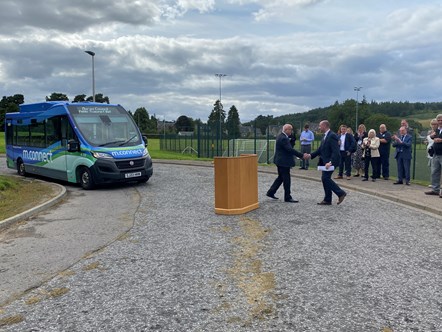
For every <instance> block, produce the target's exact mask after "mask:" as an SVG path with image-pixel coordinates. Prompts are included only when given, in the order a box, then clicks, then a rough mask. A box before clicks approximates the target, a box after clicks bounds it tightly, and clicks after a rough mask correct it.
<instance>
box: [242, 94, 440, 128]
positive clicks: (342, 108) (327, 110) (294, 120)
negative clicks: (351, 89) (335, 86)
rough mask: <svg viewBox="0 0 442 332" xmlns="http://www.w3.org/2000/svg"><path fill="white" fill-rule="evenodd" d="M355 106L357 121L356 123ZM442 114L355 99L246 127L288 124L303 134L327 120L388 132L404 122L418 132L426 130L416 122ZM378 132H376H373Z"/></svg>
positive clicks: (430, 107) (419, 106)
mask: <svg viewBox="0 0 442 332" xmlns="http://www.w3.org/2000/svg"><path fill="white" fill-rule="evenodd" d="M356 104H357V109H358V118H357V123H356ZM441 110H442V102H427V103H422V102H415V103H412V102H408V101H406V102H395V101H388V102H376V101H371V102H370V103H369V102H367V100H366V99H365V97H364V98H363V99H362V101H359V102H358V103H357V101H356V100H354V99H347V100H345V101H344V102H342V103H340V102H338V101H336V102H335V103H334V104H333V105H330V106H327V107H319V108H315V109H312V110H310V111H308V112H304V113H294V114H286V115H282V116H278V117H273V116H272V115H268V116H263V115H259V116H258V117H256V118H255V120H253V121H250V122H248V123H245V125H253V126H256V127H257V128H258V129H260V130H261V132H262V134H264V133H265V131H266V130H267V128H268V126H269V125H283V124H285V123H291V124H292V125H293V126H294V127H295V128H297V129H300V130H302V128H303V126H304V124H305V123H319V122H320V121H321V120H324V119H327V120H328V121H329V122H330V125H331V127H332V128H335V129H337V128H339V126H340V125H341V124H346V125H347V126H349V127H351V128H353V130H356V129H357V128H356V127H357V126H358V125H359V124H364V125H365V126H366V127H367V128H374V129H377V128H379V125H380V124H381V123H384V124H385V125H386V126H387V128H394V129H396V128H399V126H400V121H401V119H402V118H406V119H407V121H408V123H409V125H410V127H412V128H414V129H415V130H416V131H417V132H420V131H422V130H423V129H426V128H427V127H425V128H423V126H422V124H421V123H420V122H419V121H418V119H430V118H434V117H435V115H436V114H438V113H440V112H441ZM376 131H377V130H376Z"/></svg>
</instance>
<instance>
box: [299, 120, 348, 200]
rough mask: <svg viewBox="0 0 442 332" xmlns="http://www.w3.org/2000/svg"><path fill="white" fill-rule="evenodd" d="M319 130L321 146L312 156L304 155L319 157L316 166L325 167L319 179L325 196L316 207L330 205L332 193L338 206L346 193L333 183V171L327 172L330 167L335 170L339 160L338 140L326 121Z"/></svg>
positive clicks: (322, 122)
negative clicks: (321, 135) (321, 136)
mask: <svg viewBox="0 0 442 332" xmlns="http://www.w3.org/2000/svg"><path fill="white" fill-rule="evenodd" d="M319 129H320V130H321V132H323V133H324V137H323V139H322V141H321V145H320V146H319V148H318V149H317V150H316V151H315V152H312V154H308V153H306V154H304V158H306V159H308V158H312V159H313V158H315V157H316V156H319V162H318V166H325V169H326V170H324V171H323V172H322V177H321V180H322V186H323V187H324V194H325V195H324V199H323V200H322V202H319V203H318V205H331V203H332V193H335V195H337V196H338V204H341V203H342V202H343V201H344V198H345V196H347V193H346V192H345V191H344V190H342V189H341V188H340V187H339V186H338V185H337V184H336V182H334V181H333V179H332V174H333V171H330V170H329V168H330V166H334V167H335V168H336V167H337V166H338V165H339V162H340V159H341V158H340V153H339V144H338V142H339V138H338V135H336V134H335V133H334V132H333V131H331V130H330V123H329V122H328V121H327V120H323V121H321V122H320V123H319Z"/></svg>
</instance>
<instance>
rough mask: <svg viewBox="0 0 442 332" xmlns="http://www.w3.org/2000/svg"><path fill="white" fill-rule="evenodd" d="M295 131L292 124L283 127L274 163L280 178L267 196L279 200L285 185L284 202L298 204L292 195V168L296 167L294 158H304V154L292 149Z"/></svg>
mask: <svg viewBox="0 0 442 332" xmlns="http://www.w3.org/2000/svg"><path fill="white" fill-rule="evenodd" d="M292 131H293V127H292V125H291V124H285V125H284V126H283V127H282V133H281V134H279V136H278V137H277V139H276V147H275V157H274V159H273V162H274V163H275V165H276V166H277V168H278V177H277V178H276V180H275V181H274V182H273V184H272V186H271V187H270V189H269V190H268V191H267V196H268V197H270V198H273V199H278V197H276V196H275V193H276V191H277V190H278V188H279V187H280V186H281V184H283V186H284V201H285V202H289V203H298V201H297V200H296V199H293V198H292V196H291V194H290V186H291V180H290V168H292V167H293V166H295V159H294V158H293V156H296V157H299V158H302V157H303V154H302V153H300V152H298V151H296V150H295V149H293V148H292V146H291V144H290V139H289V136H290V134H291V133H292Z"/></svg>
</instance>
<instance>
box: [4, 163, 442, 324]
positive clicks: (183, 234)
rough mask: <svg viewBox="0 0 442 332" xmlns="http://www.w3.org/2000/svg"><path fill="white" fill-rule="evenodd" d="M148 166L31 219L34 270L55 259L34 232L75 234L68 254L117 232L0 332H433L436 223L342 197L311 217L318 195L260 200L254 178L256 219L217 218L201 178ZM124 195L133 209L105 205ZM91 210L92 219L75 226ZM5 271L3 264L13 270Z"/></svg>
mask: <svg viewBox="0 0 442 332" xmlns="http://www.w3.org/2000/svg"><path fill="white" fill-rule="evenodd" d="M154 168H155V173H154V177H152V179H151V180H149V182H148V183H147V184H145V185H134V186H124V187H123V188H113V189H99V190H97V191H92V192H83V191H81V190H80V189H77V188H69V190H70V191H71V192H73V193H75V194H72V195H71V196H70V197H69V198H68V200H67V202H66V203H64V204H62V205H60V206H59V207H58V209H59V211H58V212H57V215H56V216H57V218H55V217H51V218H49V217H45V215H46V214H44V215H39V216H38V217H36V218H35V219H32V220H29V221H28V222H27V223H26V225H24V227H29V228H31V227H33V236H32V237H29V238H27V239H29V240H34V239H35V241H36V242H35V243H42V242H39V241H38V239H44V241H45V242H46V245H47V246H48V250H47V251H45V252H44V255H40V256H38V255H36V256H35V257H34V258H33V259H32V260H36V261H37V263H38V262H39V261H40V259H45V256H51V255H55V253H57V252H58V251H63V247H62V246H58V247H56V246H55V245H54V247H53V248H54V249H53V250H51V248H52V247H51V243H57V237H56V236H54V235H51V234H48V235H46V236H43V237H41V236H40V234H41V231H40V230H41V229H43V228H44V227H47V228H50V227H51V225H55V224H57V223H58V225H59V229H60V231H59V234H64V235H66V234H68V235H69V234H70V233H71V232H73V230H74V229H75V228H76V226H75V225H76V224H77V223H81V224H84V229H85V231H84V232H83V233H79V235H78V237H77V240H76V241H74V242H76V243H77V245H78V247H81V248H83V244H82V237H87V236H90V235H91V234H94V236H95V237H96V238H100V237H101V233H100V230H103V227H104V223H105V222H111V219H120V223H125V222H127V224H126V227H127V228H130V229H129V231H128V232H127V233H124V235H123V236H119V238H118V240H117V241H112V240H111V241H110V242H106V241H104V242H103V243H108V245H106V246H104V247H103V246H102V245H101V247H102V249H101V250H98V251H95V252H93V253H91V254H89V255H86V256H84V255H83V256H81V257H80V258H78V259H77V262H76V263H75V264H72V263H71V264H66V265H67V267H66V269H64V270H63V271H61V270H60V272H59V273H58V274H57V275H56V276H55V277H53V278H50V280H48V281H47V282H45V283H43V284H42V285H40V286H38V287H36V288H35V289H32V290H30V291H28V292H26V293H24V294H23V295H21V296H19V297H17V299H16V300H14V301H12V302H11V303H9V304H8V305H5V306H3V307H1V309H0V324H2V322H3V327H2V330H4V331H155V330H156V331H369V332H370V331H373V332H375V331H376V332H379V331H394V332H396V331H441V330H442V325H441V318H442V294H441V289H440V285H441V282H442V271H441V264H440V262H441V258H442V241H441V240H442V223H441V219H440V218H439V217H437V216H434V215H430V214H426V213H423V212H420V211H418V210H415V209H408V208H407V207H404V206H403V205H399V204H396V203H393V202H389V201H385V200H382V199H378V198H375V197H372V196H369V195H365V194H361V193H358V192H355V191H351V190H348V197H347V198H346V200H345V201H344V203H343V204H341V205H339V206H337V205H336V204H334V205H333V206H317V205H316V202H318V201H319V200H321V199H322V196H323V194H322V186H321V184H320V183H318V182H315V181H309V180H304V179H294V180H293V185H292V187H293V189H294V190H293V191H294V197H296V198H297V199H299V200H300V203H298V204H289V203H284V202H282V201H281V200H276V201H275V200H271V199H267V198H266V197H265V192H266V190H267V188H268V187H269V186H270V184H271V183H272V181H273V180H274V177H275V175H273V174H262V173H260V174H259V201H260V207H259V209H257V210H255V211H252V212H250V213H247V214H245V215H242V216H220V215H216V214H214V206H213V202H214V188H213V169H211V168H204V167H188V166H179V165H163V164H155V165H154ZM281 189H282V188H281ZM278 194H279V195H277V196H281V192H279V193H278ZM123 196H127V197H129V198H126V202H129V203H131V204H132V205H130V204H129V205H127V206H126V205H125V204H126V203H125V204H121V205H120V206H119V207H118V206H114V204H115V202H116V201H119V200H120V199H123V198H122V197H123ZM137 199H139V201H137ZM78 200H81V201H82V202H83V203H84V204H86V203H87V202H89V204H90V205H89V206H88V207H85V206H83V205H82V204H80V203H79V202H78ZM101 207H105V208H102V209H100V208H101ZM93 208H95V209H100V211H101V213H97V214H94V217H91V218H90V219H89V220H88V221H87V222H83V221H82V216H84V215H88V214H89V213H93V212H92V211H93ZM91 209H92V210H91ZM105 211H108V213H107V214H103V213H105ZM111 211H112V212H111ZM51 213H53V212H49V214H51ZM74 216H75V217H74ZM130 216H133V219H131V217H130ZM38 220H40V221H38ZM129 220H131V221H133V223H134V224H133V227H130V222H129ZM96 224H100V226H97V225H96ZM87 228H89V231H87V230H86V229H87ZM116 233H118V232H116ZM108 241H109V240H108ZM24 242H25V241H22V239H21V238H20V237H19V236H16V237H11V238H10V239H9V240H8V241H7V242H4V241H2V242H0V249H1V250H2V254H1V255H0V257H1V258H2V261H3V255H4V254H3V253H4V249H5V248H8V251H9V252H10V250H11V248H12V249H14V250H19V249H18V248H19V247H20V246H21V245H23V243H24ZM66 249H67V250H66V251H70V250H74V249H71V247H68V248H66ZM34 250H35V251H38V248H34ZM86 252H87V250H86ZM17 256H21V255H17ZM18 261H20V259H19V258H17V260H11V261H9V263H8V264H7V266H8V267H9V269H14V270H15V269H20V268H21V267H20V266H16V265H14V264H15V262H18ZM37 265H38V264H37ZM0 273H1V280H2V284H3V283H4V280H5V279H4V277H3V275H4V274H3V272H1V271H0ZM23 273H33V271H27V272H23ZM16 274H20V271H16ZM0 326H1V325H0Z"/></svg>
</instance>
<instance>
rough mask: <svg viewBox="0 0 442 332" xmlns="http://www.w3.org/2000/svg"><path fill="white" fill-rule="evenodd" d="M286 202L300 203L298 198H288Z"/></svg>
mask: <svg viewBox="0 0 442 332" xmlns="http://www.w3.org/2000/svg"><path fill="white" fill-rule="evenodd" d="M284 202H287V203H298V202H299V201H298V200H296V199H293V198H290V199H286V200H285V201H284Z"/></svg>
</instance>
